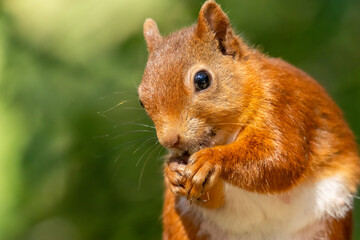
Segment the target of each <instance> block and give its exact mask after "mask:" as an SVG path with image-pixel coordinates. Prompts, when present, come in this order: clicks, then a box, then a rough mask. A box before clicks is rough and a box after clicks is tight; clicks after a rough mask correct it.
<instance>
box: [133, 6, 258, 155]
mask: <svg viewBox="0 0 360 240" xmlns="http://www.w3.org/2000/svg"><path fill="white" fill-rule="evenodd" d="M144 36H145V40H146V44H147V48H148V52H149V56H148V62H147V65H146V68H145V72H144V75H143V79H142V82H141V84H140V85H139V87H138V92H139V98H140V101H141V104H142V105H143V106H144V108H145V110H146V112H147V113H148V115H149V116H150V118H151V119H152V120H153V122H154V124H155V127H156V132H157V136H158V139H159V142H160V143H161V144H162V145H163V146H165V147H166V148H168V149H171V150H175V151H178V152H185V151H187V152H189V153H193V152H196V151H198V150H199V149H201V148H204V147H210V146H214V145H219V144H226V143H227V142H229V141H231V138H233V137H234V134H235V135H236V132H238V130H239V128H240V126H239V125H236V124H235V125H234V123H237V122H238V120H239V117H240V116H241V111H242V107H243V106H244V105H245V102H244V101H245V99H242V97H241V92H242V85H243V84H244V82H246V80H245V79H246V78H247V75H248V74H249V71H251V70H249V68H248V66H247V65H248V64H246V60H245V59H247V58H248V55H249V54H250V53H251V50H250V49H249V48H248V47H247V46H246V45H245V44H244V43H243V41H242V40H241V39H240V38H239V37H238V36H236V34H234V31H233V29H232V28H231V25H230V22H229V18H228V17H227V15H226V14H225V13H224V12H223V11H222V10H221V8H220V6H219V5H218V4H216V3H215V2H214V1H212V0H210V1H207V2H205V4H204V5H203V6H202V8H201V10H200V13H199V17H198V21H197V24H195V25H193V26H191V27H188V28H184V29H182V30H180V31H178V32H175V33H173V34H171V35H169V36H167V37H163V36H161V35H160V33H159V30H158V27H157V25H156V23H155V21H154V20H152V19H147V20H146V21H145V23H144Z"/></svg>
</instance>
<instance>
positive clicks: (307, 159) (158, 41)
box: [139, 1, 360, 240]
mask: <svg viewBox="0 0 360 240" xmlns="http://www.w3.org/2000/svg"><path fill="white" fill-rule="evenodd" d="M144 35H145V38H146V42H147V45H148V49H149V59H148V63H147V66H146V69H145V72H144V77H143V81H142V83H141V84H140V86H139V96H140V99H141V101H142V103H143V104H144V106H145V109H146V111H147V113H148V114H149V116H150V117H151V119H152V120H153V121H154V123H155V127H156V130H157V135H158V139H159V141H160V143H161V144H163V145H164V146H165V147H168V148H169V149H170V150H171V151H172V155H171V157H169V158H168V161H167V162H166V163H165V182H166V186H167V190H166V194H165V204H164V212H163V217H164V239H195V238H198V237H199V236H197V235H196V234H197V231H198V230H199V226H200V224H201V223H200V222H199V221H201V220H199V219H197V218H196V217H194V216H191V214H192V213H191V212H190V213H189V214H185V215H184V216H181V214H179V212H178V209H177V207H176V204H177V202H178V201H179V198H180V197H181V196H185V197H186V198H187V199H188V200H189V201H190V202H191V203H193V204H197V205H199V206H202V207H205V208H209V209H214V208H220V207H221V206H223V205H224V204H226V202H224V197H223V194H224V190H223V181H225V182H228V183H231V184H232V185H234V186H237V187H239V188H242V189H245V190H247V191H250V192H257V193H263V194H275V193H283V192H287V191H288V190H290V189H293V188H294V187H296V186H298V185H301V184H302V183H304V182H305V181H307V180H309V179H311V180H313V181H319V180H321V179H323V178H327V177H331V176H335V175H341V176H342V178H343V179H344V181H345V183H344V184H345V185H346V187H347V188H348V189H349V191H350V192H351V193H355V192H356V188H357V184H358V180H359V174H360V171H359V169H360V167H359V157H358V153H357V146H356V143H355V141H354V136H353V134H352V132H351V130H350V129H349V127H348V125H347V124H346V122H345V121H344V118H343V116H342V113H341V110H340V109H339V108H338V107H337V106H336V104H335V103H334V102H333V101H332V100H331V98H330V97H329V96H328V95H327V93H326V92H325V90H324V89H323V88H322V87H321V86H320V85H319V84H318V83H317V82H316V81H315V80H313V79H312V78H311V77H310V76H308V75H307V74H306V73H304V72H302V71H301V70H299V69H297V68H295V67H293V66H292V65H290V64H288V63H286V62H284V61H283V60H281V59H274V58H270V57H268V56H265V55H263V54H262V53H260V52H259V51H257V50H256V49H252V48H250V47H248V46H247V45H246V44H245V43H244V42H243V41H242V39H240V38H239V37H238V36H236V35H235V34H234V31H233V30H232V28H231V26H230V23H229V20H228V18H227V16H226V15H225V13H224V12H223V11H222V10H221V8H220V7H219V6H218V5H217V4H216V3H215V2H214V1H207V2H206V3H205V4H204V5H203V7H202V8H201V10H200V13H199V18H198V23H197V24H195V25H193V26H191V27H189V28H185V29H183V30H180V31H179V32H175V33H173V34H171V35H170V36H168V37H162V36H160V34H159V31H158V29H157V26H156V23H155V22H154V21H153V20H151V19H148V20H147V21H146V22H145V24H144ZM199 70H206V71H208V72H209V74H211V76H212V82H211V86H210V87H209V88H208V89H206V90H204V91H202V92H196V91H195V89H194V86H193V84H192V79H193V77H194V74H195V72H196V71H199ZM214 134H215V135H216V136H222V137H214V136H213V135H214ZM232 136H233V137H234V140H233V141H231V140H229V139H230V138H231V137H232ZM185 151H187V152H189V153H191V156H190V158H189V159H185V160H183V161H179V158H181V156H182V154H184V152H185ZM187 161H188V162H187ZM171 165H172V167H171ZM349 216H350V217H349ZM349 219H350V220H349ZM327 228H328V231H329V232H330V234H329V236H331V237H330V238H329V239H331V240H333V239H350V235H349V234H348V232H349V231H350V229H351V212H349V213H348V215H347V217H346V218H344V219H330V220H329V224H328V225H327ZM202 237H204V238H205V239H206V238H207V237H206V234H205V235H202Z"/></svg>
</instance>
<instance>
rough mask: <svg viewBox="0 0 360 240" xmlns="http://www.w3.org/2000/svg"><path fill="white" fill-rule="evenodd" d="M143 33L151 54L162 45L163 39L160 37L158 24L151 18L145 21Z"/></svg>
mask: <svg viewBox="0 0 360 240" xmlns="http://www.w3.org/2000/svg"><path fill="white" fill-rule="evenodd" d="M143 32H144V37H145V41H146V45H147V48H148V51H149V52H151V51H152V50H153V49H155V48H156V47H157V46H159V44H161V42H162V40H163V38H162V36H161V35H160V32H159V28H158V26H157V24H156V22H155V21H154V20H152V19H151V18H148V19H146V20H145V22H144V29H143Z"/></svg>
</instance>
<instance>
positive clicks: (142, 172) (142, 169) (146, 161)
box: [138, 142, 161, 189]
mask: <svg viewBox="0 0 360 240" xmlns="http://www.w3.org/2000/svg"><path fill="white" fill-rule="evenodd" d="M158 143H159V142H157V143H156V144H158ZM155 146H156V147H155V148H153V150H152V151H151V152H150V154H149V156H148V157H147V158H146V160H145V163H144V165H143V167H142V168H141V172H140V176H139V185H138V189H140V186H141V180H142V177H143V174H144V170H145V166H146V164H147V163H148V161H149V159H150V157H151V155H152V154H153V152H154V151H155V150H156V149H157V148H158V147H160V146H161V145H160V144H158V145H155Z"/></svg>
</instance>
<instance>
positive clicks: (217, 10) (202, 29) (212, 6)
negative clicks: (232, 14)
mask: <svg viewBox="0 0 360 240" xmlns="http://www.w3.org/2000/svg"><path fill="white" fill-rule="evenodd" d="M229 28H230V21H229V18H228V17H227V15H226V14H225V13H224V12H223V11H222V9H221V7H220V6H219V5H218V4H217V3H216V2H214V1H212V0H210V1H206V2H205V3H204V5H203V6H202V7H201V10H200V13H199V18H198V24H197V29H196V33H197V35H198V36H199V37H202V36H203V35H204V34H206V33H207V32H209V31H210V32H212V33H213V34H215V37H216V39H218V40H219V41H220V42H222V41H224V39H225V37H226V33H227V31H228V29H229Z"/></svg>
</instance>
